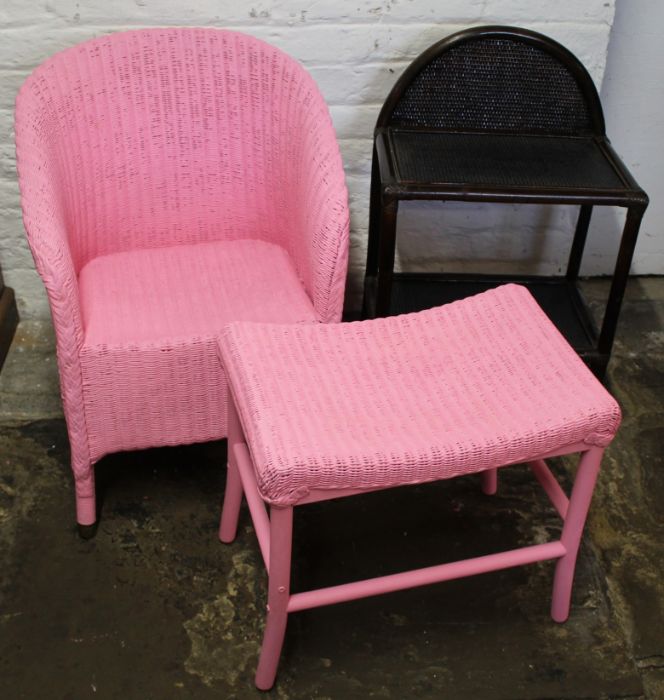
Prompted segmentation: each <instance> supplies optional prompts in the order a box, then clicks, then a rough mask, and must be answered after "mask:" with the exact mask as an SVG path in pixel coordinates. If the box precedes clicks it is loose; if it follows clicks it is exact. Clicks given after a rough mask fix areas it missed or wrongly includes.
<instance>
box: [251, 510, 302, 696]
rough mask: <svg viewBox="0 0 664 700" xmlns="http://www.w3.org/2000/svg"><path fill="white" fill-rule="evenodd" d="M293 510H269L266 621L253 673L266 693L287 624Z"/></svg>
mask: <svg viewBox="0 0 664 700" xmlns="http://www.w3.org/2000/svg"><path fill="white" fill-rule="evenodd" d="M292 542H293V508H292V507H287V508H279V507H276V506H272V507H271V508H270V571H269V583H268V600H267V622H266V625H265V632H264V634H263V646H262V647H261V655H260V659H259V661H258V669H257V671H256V687H257V688H259V689H260V690H269V689H270V688H271V687H272V686H273V685H274V679H275V678H276V675H277V666H278V665H279V657H280V656H281V648H282V646H283V643H284V636H285V634H286V623H287V621H288V599H289V596H290V570H291V550H292Z"/></svg>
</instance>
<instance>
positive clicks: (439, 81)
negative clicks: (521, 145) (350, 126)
mask: <svg viewBox="0 0 664 700" xmlns="http://www.w3.org/2000/svg"><path fill="white" fill-rule="evenodd" d="M390 123H391V124H392V125H393V126H426V127H434V128H441V129H455V130H457V129H459V130H481V131H487V130H488V131H507V132H519V133H548V134H560V135H572V134H580V133H589V132H592V131H593V130H594V129H593V125H592V119H591V116H590V110H589V108H588V105H587V101H586V98H585V96H584V94H583V92H582V90H581V88H580V86H579V84H578V83H577V81H576V79H575V77H574V75H573V74H572V73H571V71H570V69H569V68H568V67H567V66H566V65H564V64H563V63H562V62H561V61H560V60H559V59H558V58H557V57H556V56H553V55H551V54H550V53H548V52H546V51H544V50H543V49H541V48H539V47H538V46H534V45H532V44H530V43H527V42H524V41H521V40H519V39H518V38H512V37H486V36H480V37H478V38H476V39H474V40H469V41H465V42H462V43H460V44H457V45H453V46H452V47H451V48H449V49H448V50H446V51H444V52H443V53H441V54H439V55H438V56H436V57H435V58H434V59H433V60H432V61H431V62H429V63H428V64H427V65H425V66H424V68H423V69H422V70H421V71H420V72H419V73H418V74H417V75H416V76H415V78H414V79H413V80H412V82H411V83H410V85H409V86H408V87H407V88H406V89H405V91H404V93H403V95H402V97H401V99H399V101H398V102H397V104H396V107H395V108H394V111H393V112H392V117H391V119H390Z"/></svg>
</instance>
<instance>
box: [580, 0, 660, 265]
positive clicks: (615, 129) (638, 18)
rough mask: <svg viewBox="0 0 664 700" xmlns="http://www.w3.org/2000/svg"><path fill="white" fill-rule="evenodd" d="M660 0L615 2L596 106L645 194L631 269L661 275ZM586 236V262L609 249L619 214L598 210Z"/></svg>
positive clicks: (621, 219)
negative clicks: (601, 109)
mask: <svg viewBox="0 0 664 700" xmlns="http://www.w3.org/2000/svg"><path fill="white" fill-rule="evenodd" d="M663 27H664V2H662V1H661V0H618V2H617V3H616V15H615V22H614V25H613V28H612V30H611V40H610V42H609V55H608V61H607V65H606V75H605V76H604V82H603V84H602V92H601V97H602V104H603V105H604V112H605V115H606V130H607V133H608V134H609V137H610V138H611V143H612V144H613V147H614V148H615V149H616V150H617V151H618V153H619V154H620V155H621V157H622V158H623V159H624V161H625V163H626V164H627V167H628V168H629V169H630V170H631V172H632V174H633V175H634V177H635V178H636V181H637V182H638V183H639V185H641V187H643V189H644V190H645V191H646V192H647V193H648V195H649V197H650V204H649V206H648V209H647V210H646V214H645V216H644V217H643V222H642V224H641V230H640V231H639V240H638V243H637V246H636V251H635V253H634V262H633V264H632V273H634V274H640V275H647V274H655V275H662V274H664V180H663V179H662V159H664V52H663V50H662V28H663ZM595 219H596V220H595V223H594V226H593V228H592V229H591V234H590V235H591V238H590V240H589V249H588V253H589V263H590V264H591V265H592V267H591V271H592V269H593V268H594V267H595V265H594V264H593V263H594V262H595V261H597V262H600V258H601V256H602V255H605V253H604V251H605V250H606V247H607V244H606V243H605V241H606V240H607V239H608V240H610V241H611V245H613V246H614V247H615V246H616V245H617V241H618V239H619V236H620V232H621V230H622V224H623V222H624V217H621V216H618V215H617V214H616V212H615V210H613V211H612V210H606V211H598V212H597V215H596V217H595Z"/></svg>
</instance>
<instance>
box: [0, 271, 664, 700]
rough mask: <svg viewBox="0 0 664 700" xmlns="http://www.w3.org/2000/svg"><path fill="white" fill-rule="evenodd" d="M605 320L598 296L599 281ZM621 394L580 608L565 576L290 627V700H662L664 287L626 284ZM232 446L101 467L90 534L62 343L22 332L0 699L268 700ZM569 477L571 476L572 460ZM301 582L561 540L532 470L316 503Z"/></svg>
mask: <svg viewBox="0 0 664 700" xmlns="http://www.w3.org/2000/svg"><path fill="white" fill-rule="evenodd" d="M586 289H587V295H588V297H589V298H590V299H592V300H594V302H593V303H594V306H595V308H600V301H599V300H600V299H601V298H602V296H603V295H604V294H605V293H606V285H605V284H603V283H592V284H588V285H587V287H586ZM608 383H609V386H610V388H611V390H612V391H613V392H614V394H615V395H616V397H617V398H618V400H619V401H620V403H621V405H622V407H623V410H624V422H623V426H622V428H621V431H620V433H619V435H618V437H617V439H616V440H615V442H614V443H613V444H612V445H611V447H610V449H609V450H608V453H607V457H606V459H605V462H604V469H603V473H602V474H601V477H600V482H599V485H598V488H597V491H596V496H595V500H594V502H593V507H592V512H591V516H590V519H589V523H588V528H587V536H586V538H585V541H584V544H583V547H582V551H581V554H580V559H579V565H578V570H577V579H576V586H575V591H574V600H573V609H572V614H571V617H570V619H569V621H568V622H567V623H565V624H564V625H558V624H556V623H554V622H552V621H551V619H550V617H549V616H548V608H549V596H550V587H551V577H552V571H553V565H552V564H551V563H543V564H541V565H533V566H530V567H526V568H521V569H514V570H509V571H503V572H497V573H493V574H485V575H483V576H478V577H475V578H472V579H466V580H463V581H456V582H450V583H444V584H439V585H436V586H430V587H427V588H421V589H417V590H415V591H407V592H402V593H396V594H392V595H388V596H381V597H378V598H374V599H369V600H364V601H358V602H355V603H347V604H343V605H338V606H334V607H330V608H327V609H321V610H316V611H309V612H304V613H299V614H297V615H294V616H293V617H292V620H291V624H290V625H289V628H288V631H287V638H286V645H285V651H284V654H283V657H282V662H281V672H280V675H279V677H278V682H277V686H276V688H275V689H274V690H273V691H272V692H271V693H270V694H269V695H268V697H277V698H321V699H322V698H333V699H335V700H336V699H337V698H341V699H344V700H345V699H352V698H370V697H376V698H398V699H402V698H454V699H456V698H463V699H465V698H473V699H478V700H481V699H483V698H486V699H493V698H496V699H497V698H502V699H505V700H526V699H528V700H534V699H536V698H537V699H542V700H543V699H544V698H548V699H552V698H648V699H649V700H656V699H660V698H664V584H663V581H664V576H663V574H664V563H663V562H664V459H663V452H662V443H663V442H664V394H663V390H664V279H661V278H660V279H635V280H632V281H631V283H630V286H629V291H628V295H627V299H626V303H625V306H624V312H623V316H622V320H621V324H620V328H619V337H618V340H617V343H616V347H615V354H614V358H613V360H612V362H611V366H610V372H609V382H608ZM224 452H225V446H224V444H223V443H220V444H208V445H198V446H193V447H182V448H174V449H162V450H150V451H146V452H141V453H131V454H122V455H114V456H112V457H109V458H106V459H104V460H103V461H102V462H101V463H100V464H99V465H98V467H97V475H98V477H97V478H98V484H99V492H100V495H101V498H102V500H103V503H102V512H101V522H100V526H99V530H98V533H97V536H96V538H95V539H93V540H91V541H82V540H80V539H79V538H78V536H77V534H76V531H75V527H74V522H73V518H74V515H73V514H74V502H73V495H72V482H71V478H70V472H69V467H68V444H67V436H66V430H65V425H64V421H63V419H62V414H61V409H60V404H59V399H58V393H57V374H56V368H55V361H54V357H53V336H52V331H51V329H50V327H49V326H48V324H44V323H41V324H40V323H36V322H31V323H23V324H22V325H21V327H20V328H19V332H18V336H17V338H16V341H15V343H14V346H13V348H12V350H11V352H10V356H9V358H8V361H7V364H6V365H5V369H4V370H3V372H2V375H0V570H1V571H2V572H3V573H2V578H1V583H0V698H4V699H7V700H9V699H11V700H13V699H15V698H16V699H18V698H30V699H31V700H32V699H39V698H48V699H49V700H53V699H55V698H61V699H65V698H67V699H74V700H78V699H79V698H100V699H101V698H123V699H125V700H133V699H134V698H136V699H141V700H148V699H155V700H168V699H170V698H174V699H180V698H182V699H188V698H196V699H200V700H206V699H207V698H216V699H219V698H229V699H230V698H253V697H261V696H262V695H263V694H261V693H259V692H258V691H256V690H255V689H254V688H253V673H254V669H255V664H256V657H257V653H258V649H259V643H260V639H261V632H262V625H263V610H264V605H265V577H264V574H263V571H262V568H261V562H260V555H259V552H258V547H257V544H256V540H255V537H254V534H253V532H252V528H251V526H250V523H249V518H248V515H247V513H246V511H245V512H244V513H243V516H242V520H241V527H240V534H239V537H238V539H237V541H236V542H235V543H234V544H233V545H231V546H227V545H222V544H220V543H219V542H218V540H217V539H216V529H217V519H218V510H219V503H220V499H221V496H222V493H223V488H224V473H225V468H224V457H225V456H224ZM556 467H557V471H558V473H559V474H561V475H562V478H563V480H565V481H568V479H567V477H566V473H567V470H568V467H569V465H568V464H567V463H563V462H561V461H558V462H557V465H556ZM297 515H298V516H299V517H296V532H295V540H296V542H295V566H294V587H295V590H301V589H304V588H309V587H316V586H320V585H326V584H332V583H337V582H341V581H345V580H352V579H354V578H358V577H364V576H369V575H378V574H381V573H387V572H392V571H397V570H400V569H403V568H405V567H412V566H425V565H428V564H433V563H439V562H441V561H444V560H448V561H450V560H453V559H456V558H460V557H466V556H473V555H476V554H481V553H488V552H492V551H497V550H499V549H504V548H507V547H513V546H518V545H520V544H525V543H527V542H539V541H543V540H545V539H546V538H549V537H555V536H556V533H557V532H558V531H559V526H558V520H557V518H556V517H555V514H554V513H553V511H552V509H551V507H550V506H549V505H548V503H547V501H546V500H545V497H544V496H543V495H542V494H541V492H540V490H539V488H538V487H536V486H535V484H534V481H533V479H532V478H531V477H530V476H529V474H528V472H527V471H526V470H525V469H524V468H521V467H515V468H512V469H509V470H505V471H504V472H503V473H502V474H501V484H500V490H499V494H498V495H497V496H496V497H487V496H484V495H483V494H482V493H481V491H480V489H479V485H478V479H477V478H476V477H469V478H464V479H457V480H454V481H451V482H444V483H438V484H433V485H428V486H422V487H416V488H410V489H399V490H395V491H390V492H384V493H379V494H372V495H368V496H364V497H361V498H354V499H345V501H340V502H328V503H325V504H318V505H315V506H308V507H303V508H301V512H300V513H298V514H297Z"/></svg>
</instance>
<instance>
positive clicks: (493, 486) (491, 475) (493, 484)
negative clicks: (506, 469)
mask: <svg viewBox="0 0 664 700" xmlns="http://www.w3.org/2000/svg"><path fill="white" fill-rule="evenodd" d="M481 477H482V493H485V494H486V495H487V496H493V495H494V494H495V493H496V491H497V490H498V470H497V469H487V470H486V471H483V472H482V475H481Z"/></svg>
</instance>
